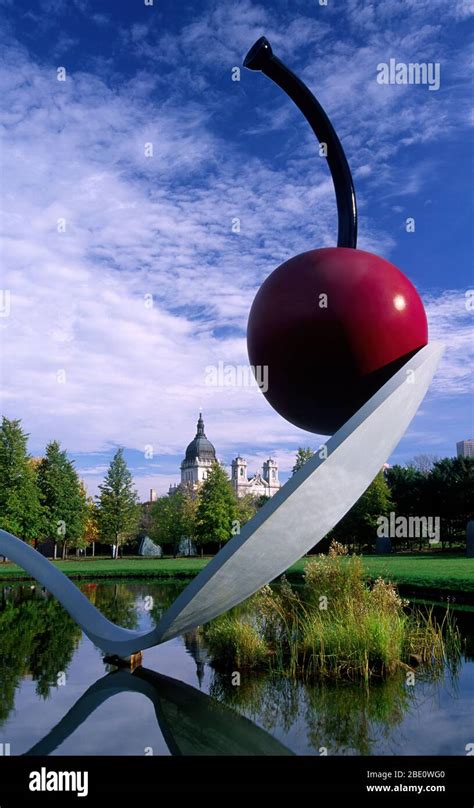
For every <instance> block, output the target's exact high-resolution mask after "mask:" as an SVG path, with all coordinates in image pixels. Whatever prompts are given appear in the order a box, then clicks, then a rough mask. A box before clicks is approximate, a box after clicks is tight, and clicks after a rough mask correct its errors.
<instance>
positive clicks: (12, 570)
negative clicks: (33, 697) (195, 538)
mask: <svg viewBox="0 0 474 808" xmlns="http://www.w3.org/2000/svg"><path fill="white" fill-rule="evenodd" d="M307 560H308V559H307V558H303V559H301V560H300V561H298V562H297V563H296V564H294V565H293V566H292V567H291V568H290V569H289V570H288V576H289V577H290V578H298V577H299V576H300V575H301V573H302V572H303V569H304V565H305V563H306V562H307ZM208 561H209V557H204V558H177V559H173V558H163V559H162V558H159V559H151V558H150V559H148V558H147V559H144V558H138V557H125V558H123V559H122V558H120V559H118V560H114V559H111V558H95V559H92V558H91V559H80V560H76V559H74V560H71V561H56V562H55V565H56V566H57V567H58V569H60V570H62V571H63V572H65V573H66V574H67V575H69V576H70V577H71V578H75V579H81V578H89V579H90V578H95V579H99V578H170V577H176V578H192V577H194V576H195V575H196V574H197V573H198V572H199V571H200V570H202V569H203V567H205V565H206V564H207V562H208ZM364 567H365V569H366V572H367V577H368V578H371V579H374V578H377V577H378V576H379V575H380V576H382V577H383V578H385V579H388V580H391V581H394V582H395V583H397V584H400V585H401V586H403V587H407V588H411V589H413V590H415V589H420V590H429V591H440V592H464V593H466V594H474V559H472V558H466V557H464V556H456V555H450V554H448V553H447V554H445V555H444V554H443V555H441V554H439V553H433V554H414V555H400V556H388V557H387V556H365V557H364ZM2 577H3V579H4V580H6V579H7V578H9V579H21V578H27V577H28V576H27V575H26V574H25V572H24V571H23V570H22V569H20V567H16V566H15V565H14V564H10V563H6V564H2V563H0V580H1V578H2Z"/></svg>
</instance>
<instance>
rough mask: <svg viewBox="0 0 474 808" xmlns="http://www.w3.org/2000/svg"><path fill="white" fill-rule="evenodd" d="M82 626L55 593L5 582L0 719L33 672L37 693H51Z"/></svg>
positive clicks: (1, 618) (0, 639)
mask: <svg viewBox="0 0 474 808" xmlns="http://www.w3.org/2000/svg"><path fill="white" fill-rule="evenodd" d="M80 636H81V630H80V628H79V627H78V626H77V625H76V623H75V622H74V621H73V620H72V619H71V618H70V617H69V615H68V614H67V612H66V611H65V610H64V609H63V607H62V606H61V605H60V604H59V602H58V601H57V600H56V599H55V598H52V597H48V596H47V595H46V593H43V592H42V591H41V590H37V589H33V590H32V589H30V587H29V586H28V587H24V586H20V587H5V588H4V589H3V591H2V599H1V605H0V723H3V722H4V721H6V719H7V718H8V715H9V713H10V711H11V710H12V709H13V707H14V703H15V691H16V688H17V687H18V685H19V683H20V681H21V679H22V678H24V677H25V676H27V675H30V676H31V678H32V679H33V681H34V682H36V693H37V694H38V696H41V697H42V698H47V697H48V696H49V695H50V691H51V688H52V687H55V686H56V685H57V681H58V674H59V673H60V672H62V671H64V672H66V670H67V668H68V666H69V664H70V662H71V659H72V656H73V654H74V650H75V648H76V646H77V643H78V642H79V639H80Z"/></svg>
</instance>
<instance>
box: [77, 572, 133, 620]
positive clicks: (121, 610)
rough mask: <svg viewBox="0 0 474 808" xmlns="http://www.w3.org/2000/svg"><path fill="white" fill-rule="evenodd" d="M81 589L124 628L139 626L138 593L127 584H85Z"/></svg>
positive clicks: (104, 612) (110, 618)
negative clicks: (136, 601) (136, 602)
mask: <svg viewBox="0 0 474 808" xmlns="http://www.w3.org/2000/svg"><path fill="white" fill-rule="evenodd" d="M81 590H82V591H83V592H84V595H86V597H87V598H89V600H91V601H92V603H93V604H94V606H96V608H97V609H99V611H101V612H102V614H104V615H105V616H106V617H107V618H108V619H109V620H112V621H113V622H114V623H119V624H120V625H121V626H124V628H136V627H137V624H138V616H137V608H136V604H135V599H136V594H135V592H133V591H132V590H131V589H130V587H129V586H127V584H124V583H103V584H102V583H101V584H97V585H96V584H85V585H84V586H82V587H81Z"/></svg>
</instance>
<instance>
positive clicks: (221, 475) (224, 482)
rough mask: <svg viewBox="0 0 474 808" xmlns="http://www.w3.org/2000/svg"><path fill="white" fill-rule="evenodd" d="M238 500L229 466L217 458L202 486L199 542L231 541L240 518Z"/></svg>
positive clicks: (200, 545)
mask: <svg viewBox="0 0 474 808" xmlns="http://www.w3.org/2000/svg"><path fill="white" fill-rule="evenodd" d="M237 518H238V517H237V503H236V498H235V494H234V491H233V489H232V486H231V483H230V480H229V478H228V476H227V473H226V471H225V469H223V468H222V466H221V465H220V464H219V463H218V462H217V461H216V462H215V463H214V464H213V466H212V468H211V470H210V471H209V473H208V476H207V479H206V480H205V481H204V483H203V484H202V486H201V489H200V491H199V497H198V506H197V510H196V533H195V536H196V543H197V544H198V546H199V547H200V548H201V555H202V553H203V548H204V545H205V544H208V543H209V542H218V543H219V546H220V545H221V544H222V542H225V541H228V539H230V537H231V535H232V530H233V527H234V524H235V522H236V521H237Z"/></svg>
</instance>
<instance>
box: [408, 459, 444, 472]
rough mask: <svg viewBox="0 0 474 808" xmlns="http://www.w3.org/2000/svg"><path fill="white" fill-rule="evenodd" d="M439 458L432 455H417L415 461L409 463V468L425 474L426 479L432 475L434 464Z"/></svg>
mask: <svg viewBox="0 0 474 808" xmlns="http://www.w3.org/2000/svg"><path fill="white" fill-rule="evenodd" d="M438 459H439V458H437V457H436V455H432V454H419V455H415V457H414V458H413V460H411V462H410V463H409V467H410V466H411V467H412V468H414V469H416V471H419V472H420V473H421V474H424V475H425V477H426V476H427V475H428V474H429V473H430V471H431V470H432V468H433V466H434V464H435V463H436V462H437V461H438Z"/></svg>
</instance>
